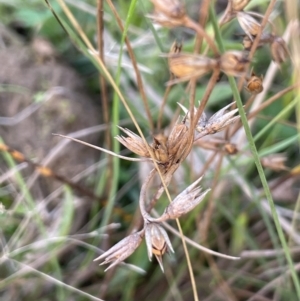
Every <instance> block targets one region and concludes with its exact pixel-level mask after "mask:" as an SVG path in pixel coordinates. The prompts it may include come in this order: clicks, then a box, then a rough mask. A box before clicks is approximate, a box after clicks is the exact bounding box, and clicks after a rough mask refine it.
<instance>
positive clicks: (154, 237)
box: [145, 223, 174, 271]
mask: <svg viewBox="0 0 300 301" xmlns="http://www.w3.org/2000/svg"><path fill="white" fill-rule="evenodd" d="M145 239H146V245H147V250H148V257H149V260H150V261H151V260H152V256H153V254H154V255H155V257H156V259H157V261H158V263H159V265H160V268H161V269H162V271H164V268H163V264H162V255H164V254H165V253H166V252H168V251H171V252H173V253H174V250H173V248H172V245H171V241H170V239H169V236H168V234H167V232H166V230H165V229H164V228H163V227H161V226H160V225H159V224H157V223H146V225H145Z"/></svg>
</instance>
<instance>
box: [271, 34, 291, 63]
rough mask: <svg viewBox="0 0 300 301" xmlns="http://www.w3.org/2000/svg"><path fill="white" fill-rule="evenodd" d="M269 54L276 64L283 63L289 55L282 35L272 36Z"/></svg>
mask: <svg viewBox="0 0 300 301" xmlns="http://www.w3.org/2000/svg"><path fill="white" fill-rule="evenodd" d="M271 54H272V59H273V61H275V62H276V63H277V64H281V63H283V62H284V61H285V60H286V59H287V58H288V57H289V56H290V53H289V50H288V48H287V45H286V42H285V40H284V39H283V38H282V37H274V39H273V41H272V43H271Z"/></svg>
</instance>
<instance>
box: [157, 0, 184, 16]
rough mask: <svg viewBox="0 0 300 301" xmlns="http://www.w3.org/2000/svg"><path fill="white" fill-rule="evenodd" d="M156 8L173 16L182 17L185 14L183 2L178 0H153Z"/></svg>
mask: <svg viewBox="0 0 300 301" xmlns="http://www.w3.org/2000/svg"><path fill="white" fill-rule="evenodd" d="M151 1H152V3H153V5H154V10H155V12H157V13H162V14H164V15H166V16H168V17H171V18H182V17H183V16H184V15H185V9H184V6H183V4H182V3H181V2H180V1H178V0H151Z"/></svg>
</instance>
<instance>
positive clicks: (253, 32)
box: [236, 12, 261, 41]
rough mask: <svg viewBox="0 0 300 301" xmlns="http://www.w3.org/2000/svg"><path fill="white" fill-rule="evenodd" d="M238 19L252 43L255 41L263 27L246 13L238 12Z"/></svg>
mask: <svg viewBox="0 0 300 301" xmlns="http://www.w3.org/2000/svg"><path fill="white" fill-rule="evenodd" d="M236 17H237V20H238V22H239V24H240V25H241V27H242V29H243V30H244V32H245V33H246V35H247V36H248V37H249V39H250V40H251V41H253V39H254V38H255V37H256V36H257V35H258V33H259V32H260V31H261V25H260V24H259V23H258V22H257V21H256V20H255V19H254V18H253V17H251V16H250V15H249V14H247V13H245V12H238V13H237V14H236Z"/></svg>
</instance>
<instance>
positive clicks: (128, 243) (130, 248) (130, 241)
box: [94, 231, 144, 271]
mask: <svg viewBox="0 0 300 301" xmlns="http://www.w3.org/2000/svg"><path fill="white" fill-rule="evenodd" d="M143 235H144V233H143V232H142V231H140V232H136V233H133V234H131V235H129V236H127V237H125V238H124V239H122V240H121V241H120V242H118V243H117V244H115V245H114V246H113V247H111V248H110V249H109V250H107V251H106V252H105V253H103V254H102V255H101V256H99V257H98V258H96V259H94V261H96V260H102V259H104V261H103V262H102V263H101V264H100V265H103V264H107V263H110V262H112V264H111V265H110V266H109V267H108V268H107V269H106V270H105V271H107V270H108V269H110V268H112V267H113V266H115V265H117V264H119V263H120V262H122V261H123V260H125V259H126V258H127V257H129V256H130V255H131V254H132V253H133V252H134V251H135V250H136V249H137V248H138V246H139V245H140V244H141V242H142V237H143Z"/></svg>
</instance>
